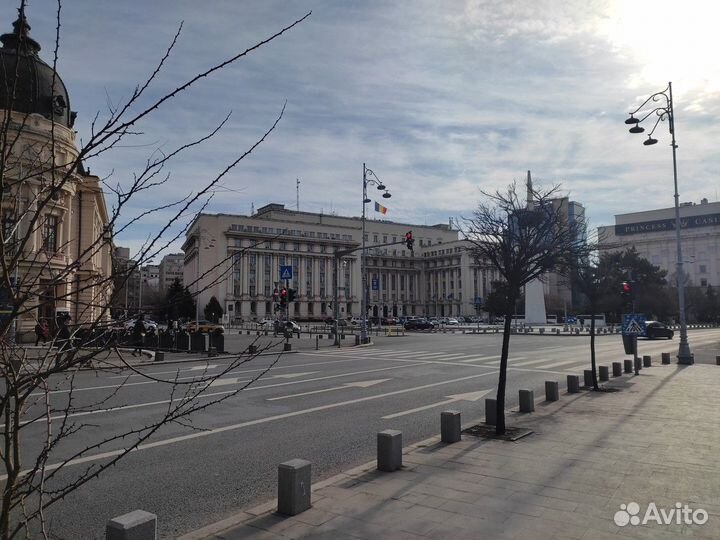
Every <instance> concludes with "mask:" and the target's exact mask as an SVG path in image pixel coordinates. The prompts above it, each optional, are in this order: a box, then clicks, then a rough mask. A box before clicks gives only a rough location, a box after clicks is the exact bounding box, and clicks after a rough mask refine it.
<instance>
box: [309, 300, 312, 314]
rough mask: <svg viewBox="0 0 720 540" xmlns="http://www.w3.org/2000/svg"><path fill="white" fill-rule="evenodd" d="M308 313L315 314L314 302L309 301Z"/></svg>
mask: <svg viewBox="0 0 720 540" xmlns="http://www.w3.org/2000/svg"><path fill="white" fill-rule="evenodd" d="M308 315H313V303H312V302H308Z"/></svg>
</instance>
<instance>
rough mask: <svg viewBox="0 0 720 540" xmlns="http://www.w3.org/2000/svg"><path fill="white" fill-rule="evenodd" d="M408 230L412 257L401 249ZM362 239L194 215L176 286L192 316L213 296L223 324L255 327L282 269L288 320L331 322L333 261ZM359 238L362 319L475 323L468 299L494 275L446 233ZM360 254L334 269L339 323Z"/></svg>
mask: <svg viewBox="0 0 720 540" xmlns="http://www.w3.org/2000/svg"><path fill="white" fill-rule="evenodd" d="M409 230H412V232H413V237H414V239H415V246H414V253H411V252H410V250H408V249H407V247H406V246H405V244H404V238H405V233H406V232H408V231H409ZM361 234H362V222H361V220H360V218H354V217H340V216H334V215H326V214H316V213H310V212H296V211H292V210H287V209H285V208H284V207H283V206H282V205H279V204H269V205H267V206H265V207H263V208H261V209H259V210H258V212H257V213H256V214H255V215H253V216H240V215H227V214H218V215H208V214H202V215H201V216H199V217H198V219H197V220H196V221H195V223H194V224H193V225H192V227H191V228H190V230H189V232H188V236H187V238H186V241H185V244H184V245H183V251H184V252H185V266H184V282H185V285H186V286H187V287H188V288H189V290H190V291H191V292H193V293H198V294H199V302H200V308H201V310H202V308H203V307H204V306H205V304H207V302H208V301H209V300H210V297H211V296H215V297H216V298H217V299H218V300H219V301H220V303H221V304H222V305H223V307H224V308H225V317H226V321H238V320H244V321H248V320H259V319H262V318H265V317H272V316H273V307H274V305H273V304H274V303H273V298H272V294H273V291H274V289H275V288H276V287H277V286H283V285H284V284H285V282H284V281H283V280H281V279H280V267H281V266H291V267H292V269H293V279H292V280H289V281H288V282H287V284H288V285H289V287H290V288H292V289H295V290H296V291H297V298H296V299H295V302H293V303H292V304H291V305H290V308H289V313H290V317H292V318H295V319H300V320H313V319H314V320H320V319H324V318H328V317H333V316H335V312H334V310H333V309H332V301H333V290H332V284H333V254H334V253H335V251H336V250H344V249H352V248H358V247H360V245H361V242H362V238H361ZM366 235H367V236H366V245H367V247H368V248H369V249H368V250H367V256H366V263H367V287H368V315H369V316H379V317H383V316H402V315H417V316H423V315H428V316H430V315H438V316H458V315H474V314H476V310H475V298H476V297H479V298H484V297H485V295H486V294H487V293H488V292H489V288H490V283H491V282H492V281H493V280H496V279H497V273H496V272H490V271H489V270H485V269H480V268H479V267H478V266H477V265H474V264H473V263H472V262H471V261H472V257H471V256H470V255H469V253H468V252H467V251H466V249H465V248H466V247H467V245H468V244H467V243H466V242H465V241H461V240H458V231H457V230H454V229H452V228H451V227H450V226H448V225H444V224H443V225H433V226H425V225H415V224H406V223H395V222H391V221H385V220H371V219H368V220H366ZM401 241H402V242H403V243H401V244H397V245H393V246H385V247H377V248H376V247H373V246H377V245H379V244H385V243H390V242H401ZM198 247H199V249H198ZM198 252H199V254H200V256H199V259H198ZM360 252H361V250H359V249H358V250H357V251H356V252H354V253H352V254H351V255H348V256H346V257H343V259H342V263H341V265H340V272H339V312H338V315H339V316H340V317H342V318H347V317H351V316H356V317H357V316H360V311H361V307H360V304H361V298H362V296H361V294H362V293H361V290H362V282H361V279H362V277H361V270H360ZM198 270H199V272H198ZM198 275H200V279H199V280H198V279H197V276H198Z"/></svg>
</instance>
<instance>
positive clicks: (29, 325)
mask: <svg viewBox="0 0 720 540" xmlns="http://www.w3.org/2000/svg"><path fill="white" fill-rule="evenodd" d="M13 27H14V29H13V32H12V33H9V34H4V35H2V36H0V41H2V48H0V64H2V70H0V118H1V119H2V120H3V122H2V124H3V126H4V128H3V129H6V130H7V131H6V133H5V134H4V135H3V137H2V140H3V143H2V144H3V146H2V149H1V150H2V152H3V155H4V157H5V159H4V160H3V162H2V167H3V170H2V190H1V193H2V195H1V196H0V213H1V218H2V238H1V240H2V242H0V244H1V250H2V251H1V252H0V255H1V256H2V258H3V260H4V264H5V268H8V269H9V270H10V272H9V274H10V275H8V276H3V280H2V283H0V288H1V289H3V290H2V296H3V298H4V304H5V306H6V307H7V306H8V305H9V304H11V303H12V302H11V297H12V296H13V294H12V293H16V294H17V295H18V297H20V298H26V299H28V300H26V301H25V302H24V303H23V304H22V307H21V309H19V310H18V315H17V317H12V323H13V330H14V331H15V332H17V333H19V334H24V333H32V331H33V328H34V326H35V324H36V322H37V321H38V320H39V319H46V320H48V321H49V322H50V324H51V326H52V325H53V324H54V322H55V321H56V319H57V317H58V316H59V315H60V314H62V316H70V317H71V318H72V319H73V322H74V323H77V324H86V323H92V322H93V321H96V320H98V319H100V318H105V317H109V312H108V311H107V307H108V304H109V298H110V296H111V294H112V289H113V287H112V282H111V271H112V268H111V252H112V237H111V231H110V229H109V226H108V223H109V217H108V212H107V208H106V205H105V198H104V196H103V192H102V184H101V182H100V179H99V178H98V177H97V176H93V175H91V174H89V172H87V171H86V170H85V168H84V167H83V164H82V162H81V161H80V160H79V159H78V156H79V152H78V149H77V146H76V133H75V131H74V130H73V123H74V120H75V113H74V112H72V111H71V110H70V98H69V95H68V93H67V90H66V88H65V86H64V84H63V82H62V80H61V79H60V77H59V76H58V74H57V73H55V72H54V71H53V69H52V68H51V67H50V66H49V65H48V64H46V63H45V62H43V61H42V60H41V59H40V57H39V55H38V53H39V51H40V45H39V44H38V43H37V42H36V41H35V40H34V39H32V38H31V37H30V35H29V32H30V25H29V24H28V22H27V20H26V18H25V15H24V13H23V12H22V11H21V13H20V17H19V18H18V19H17V20H16V21H15V22H14V23H13ZM6 311H7V310H6V309H4V310H3V312H4V313H5V312H6ZM3 328H6V327H5V325H3Z"/></svg>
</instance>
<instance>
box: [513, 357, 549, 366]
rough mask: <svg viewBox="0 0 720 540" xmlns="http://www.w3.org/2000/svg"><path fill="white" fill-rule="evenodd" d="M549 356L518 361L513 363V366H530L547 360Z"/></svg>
mask: <svg viewBox="0 0 720 540" xmlns="http://www.w3.org/2000/svg"><path fill="white" fill-rule="evenodd" d="M549 361H550V359H549V358H538V359H537V360H528V361H527V362H520V363H518V364H513V367H523V366H531V365H533V364H540V363H542V362H549Z"/></svg>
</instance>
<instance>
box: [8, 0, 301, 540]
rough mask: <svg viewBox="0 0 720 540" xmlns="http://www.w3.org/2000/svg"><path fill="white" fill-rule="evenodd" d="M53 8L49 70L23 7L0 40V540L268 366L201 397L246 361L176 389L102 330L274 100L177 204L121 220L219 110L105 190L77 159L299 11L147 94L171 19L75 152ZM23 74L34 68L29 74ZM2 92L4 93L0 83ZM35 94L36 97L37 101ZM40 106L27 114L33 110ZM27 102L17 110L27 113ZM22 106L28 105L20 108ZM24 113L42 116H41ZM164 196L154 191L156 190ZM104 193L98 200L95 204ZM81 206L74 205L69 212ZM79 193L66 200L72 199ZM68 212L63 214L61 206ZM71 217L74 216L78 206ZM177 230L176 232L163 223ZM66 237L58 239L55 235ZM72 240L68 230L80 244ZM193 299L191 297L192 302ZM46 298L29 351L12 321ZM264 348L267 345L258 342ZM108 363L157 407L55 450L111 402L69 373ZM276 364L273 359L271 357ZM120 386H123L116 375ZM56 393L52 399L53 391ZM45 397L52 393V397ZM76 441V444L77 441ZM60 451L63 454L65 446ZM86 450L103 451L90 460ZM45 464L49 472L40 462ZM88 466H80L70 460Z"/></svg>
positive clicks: (36, 530)
mask: <svg viewBox="0 0 720 540" xmlns="http://www.w3.org/2000/svg"><path fill="white" fill-rule="evenodd" d="M60 14H61V3H60V2H59V1H58V3H57V12H56V17H57V18H56V30H57V31H56V34H55V40H54V47H53V49H52V53H51V54H52V63H51V65H50V66H48V65H47V64H44V62H41V61H40V60H39V57H38V52H39V50H40V46H39V44H38V43H37V42H36V41H35V40H34V39H32V38H31V37H30V35H29V30H30V26H29V24H28V23H27V19H26V17H25V0H21V1H20V3H19V18H18V20H17V21H16V22H15V23H14V27H15V30H14V32H13V33H12V34H6V35H4V36H3V45H4V46H3V50H2V56H1V60H2V65H0V74H1V75H2V77H3V81H2V83H0V86H2V88H0V96H1V97H2V103H0V108H2V109H3V110H1V111H0V150H1V152H0V211H1V212H2V227H1V228H0V293H2V295H1V296H0V304H1V305H0V310H2V312H1V313H0V353H1V356H0V413H1V414H2V420H0V424H2V425H1V427H0V461H1V462H2V467H3V469H4V474H2V475H0V481H2V483H3V496H2V505H1V508H0V539H2V540H6V539H10V538H17V537H20V536H23V537H39V536H43V537H45V538H47V536H48V534H49V531H48V528H47V521H46V519H45V511H46V509H47V508H49V507H50V506H52V505H53V504H55V503H57V502H59V501H61V500H63V498H64V497H66V496H67V495H68V494H69V493H71V492H73V491H75V490H77V489H79V488H80V487H82V486H83V485H84V484H86V483H87V482H89V481H90V480H92V479H93V478H96V477H97V476H99V475H100V474H102V473H103V471H105V470H107V469H108V468H110V467H112V466H113V465H114V464H116V463H117V462H118V461H119V460H121V459H122V458H123V457H125V456H126V455H127V454H129V453H131V452H133V451H134V450H136V449H138V448H139V447H141V445H143V444H145V443H147V441H148V440H149V439H150V438H151V437H152V436H153V435H154V434H156V433H157V432H158V430H159V429H160V428H161V427H163V426H166V425H168V424H178V425H181V426H185V427H187V428H189V429H197V428H196V427H194V426H193V423H192V422H193V420H192V415H193V413H196V412H198V411H201V410H204V409H206V408H208V407H210V406H212V405H214V404H217V403H219V402H222V401H224V400H227V399H229V398H230V397H232V396H234V395H236V394H237V393H238V392H241V391H242V390H243V389H244V388H246V387H247V386H249V385H251V384H252V383H253V382H254V381H256V380H257V379H259V378H260V377H262V376H263V374H264V373H266V372H267V370H269V369H270V368H271V367H272V366H273V365H274V362H276V361H277V359H276V360H275V361H274V362H271V363H270V364H269V365H268V366H267V368H266V369H264V370H260V371H259V372H258V373H257V374H256V375H255V376H253V377H252V380H251V381H249V382H247V383H245V384H243V385H241V386H240V387H238V388H237V389H236V390H235V391H232V392H227V393H223V395H222V396H215V397H212V396H210V395H207V394H206V389H207V388H208V387H209V386H210V385H211V384H212V382H213V381H215V380H217V379H218V378H219V377H222V376H223V375H224V374H226V373H228V372H229V371H231V370H233V369H235V368H237V367H238V366H239V365H242V364H244V363H246V362H248V361H251V360H252V359H253V358H255V355H249V354H241V355H237V356H236V357H235V358H233V359H232V360H231V361H230V362H229V363H228V364H227V365H226V366H225V367H224V368H223V369H222V370H221V371H220V372H218V373H215V374H210V373H207V372H204V373H198V374H197V376H193V377H192V378H189V379H187V380H185V379H182V378H181V377H179V376H178V375H177V374H176V375H175V376H173V377H168V378H162V377H161V378H158V377H153V376H151V375H148V374H147V373H144V372H142V371H140V370H137V369H136V368H134V367H133V365H132V364H131V363H130V362H129V361H128V360H127V355H125V354H123V353H122V352H121V351H120V350H119V349H118V348H117V347H116V341H115V335H114V333H113V332H112V331H111V328H110V326H109V321H110V317H109V309H110V306H111V305H113V303H114V302H115V300H116V298H117V294H118V292H119V287H121V286H122V285H126V284H127V280H128V279H129V278H130V276H131V275H132V274H133V273H134V272H137V270H138V268H139V267H140V266H141V265H143V264H145V263H147V262H148V261H150V260H152V259H153V258H154V257H156V256H157V255H158V254H159V253H161V252H162V251H163V250H165V249H166V248H167V247H168V246H170V245H171V244H172V243H173V242H175V241H176V240H177V239H178V238H180V237H181V236H182V235H184V234H185V233H186V232H187V230H188V227H189V225H190V224H191V223H192V221H193V218H194V216H196V215H197V213H198V212H200V211H202V209H203V208H205V205H206V204H207V202H208V200H209V197H210V196H211V194H212V191H213V188H214V187H215V186H216V185H217V184H218V183H219V182H220V181H221V180H222V179H223V178H224V177H225V176H226V175H227V174H228V173H229V172H230V171H231V170H232V169H233V168H235V167H236V166H237V165H238V164H239V163H240V162H241V161H242V160H243V159H244V158H245V157H246V156H247V155H249V154H250V153H251V152H252V151H253V150H254V149H255V148H257V147H258V146H259V145H260V144H261V143H262V142H263V141H264V140H265V139H266V138H267V137H268V136H270V134H271V133H272V132H273V130H275V128H276V127H277V126H278V124H279V122H280V120H281V118H282V115H283V111H284V108H285V107H284V105H283V104H279V105H278V109H279V111H278V114H277V116H276V117H275V118H274V119H270V120H269V121H268V128H267V129H266V130H265V132H264V133H258V136H257V139H256V141H255V143H253V144H252V145H251V146H249V147H248V148H247V149H245V150H244V151H242V152H241V153H239V154H238V155H235V156H233V157H231V158H230V159H229V160H228V162H227V163H226V164H225V165H224V166H222V167H221V168H219V170H217V172H215V173H214V174H211V175H210V176H209V178H207V179H206V180H205V181H204V183H202V182H201V183H199V186H196V191H195V192H193V193H188V194H185V195H181V196H178V197H177V198H176V199H175V200H173V201H170V202H167V203H165V204H162V205H156V206H152V205H150V206H148V205H147V204H145V205H143V206H142V207H143V208H144V209H143V210H141V211H139V212H137V213H134V214H133V212H132V211H131V210H130V202H131V201H133V200H135V199H137V198H138V197H141V198H142V199H143V200H144V201H148V200H153V193H155V192H158V190H162V189H163V186H164V185H165V184H166V182H167V181H168V179H169V178H170V175H169V173H168V172H167V169H168V168H169V167H170V166H171V165H172V164H173V163H174V162H175V161H176V159H177V158H178V156H180V155H182V154H183V152H185V151H186V150H188V149H190V148H192V147H195V146H198V145H201V144H203V143H206V142H207V141H209V140H211V139H212V138H213V137H215V136H216V135H217V134H218V133H220V131H221V130H222V128H223V127H224V125H225V124H226V122H227V121H228V118H229V116H230V115H229V114H228V115H227V116H226V117H225V118H224V119H223V120H221V121H220V122H218V124H217V125H216V126H215V127H214V128H212V129H210V130H209V131H208V132H207V133H206V134H205V135H204V136H202V137H200V138H197V139H194V140H189V141H186V142H184V143H182V144H180V145H178V146H177V147H176V148H173V149H171V150H169V151H164V152H162V151H159V150H157V151H154V152H152V153H151V154H150V155H149V157H148V158H147V160H146V162H145V164H144V167H142V169H141V170H139V171H138V172H136V173H135V174H134V176H133V177H132V178H129V179H122V181H119V182H118V183H116V184H114V185H113V184H111V183H110V182H109V180H107V179H105V180H103V179H100V178H98V177H97V176H93V175H91V174H90V173H89V170H88V169H87V167H86V166H87V164H89V163H91V162H92V160H93V159H94V158H97V157H99V156H102V155H104V154H106V153H108V152H112V151H113V150H114V149H117V148H118V147H120V146H121V145H123V146H126V145H128V143H129V141H131V140H133V138H134V137H137V136H139V135H141V134H142V129H143V124H144V122H146V121H147V120H148V119H150V118H151V117H152V116H153V114H154V113H156V112H157V111H158V110H160V109H162V108H167V107H170V106H171V105H172V101H173V99H174V98H176V97H178V96H180V95H182V94H187V93H189V92H190V91H191V90H192V89H193V88H194V87H195V86H197V85H198V84H200V83H201V82H202V81H203V80H206V79H207V78H208V77H212V76H219V75H220V74H221V72H222V70H223V69H225V68H226V67H228V66H230V65H232V64H234V63H237V62H239V61H241V60H242V59H244V58H245V57H247V56H248V55H250V54H252V53H253V52H254V51H255V50H257V49H258V48H260V47H262V46H264V45H265V44H267V43H269V42H270V41H273V40H275V39H277V38H279V37H280V36H282V35H283V34H284V33H286V32H287V31H289V30H291V29H292V28H294V27H295V26H297V25H298V24H300V23H301V22H302V21H304V20H305V19H306V18H307V17H308V16H309V15H310V13H307V14H306V15H304V16H303V17H301V18H300V19H298V20H296V21H294V22H292V23H290V24H288V25H287V26H285V27H284V28H281V29H280V30H278V31H277V32H276V33H275V34H273V35H271V36H269V37H268V38H267V39H264V40H262V41H260V42H258V43H256V44H254V45H252V46H250V47H248V48H247V49H245V50H243V51H241V52H237V53H232V54H230V55H228V57H227V58H226V59H224V60H221V61H219V62H217V63H215V64H213V65H210V66H208V67H207V69H205V70H203V71H202V72H199V73H196V74H193V75H191V76H189V77H188V78H187V79H185V80H181V81H179V82H178V83H177V85H176V87H175V89H174V90H172V91H170V92H167V93H165V94H163V95H161V96H160V97H153V94H154V92H155V88H154V86H153V83H154V82H155V81H156V79H157V77H158V74H159V73H160V72H161V71H162V69H163V67H164V65H165V63H166V61H167V60H168V58H170V56H171V54H172V52H173V50H174V48H175V46H176V44H177V43H178V40H179V39H180V35H181V30H182V24H181V25H180V27H179V28H178V30H177V33H176V34H175V36H174V37H173V39H172V40H171V42H170V43H169V45H168V47H167V50H166V51H165V53H164V54H163V56H162V57H161V58H160V59H159V61H158V62H157V64H156V65H155V66H154V67H153V68H151V70H150V72H149V75H148V76H147V78H146V79H145V80H143V81H142V82H140V83H139V84H138V85H137V86H136V87H135V89H134V91H133V92H132V93H131V95H130V96H129V97H128V98H127V99H125V100H124V101H121V102H119V103H117V104H109V105H108V110H107V111H106V112H105V113H103V114H101V113H98V114H97V115H96V116H95V118H94V120H93V122H92V125H91V132H90V134H89V136H88V137H87V139H86V140H87V142H85V143H84V144H83V145H82V146H80V147H78V146H77V145H76V143H75V134H74V131H73V130H72V126H73V123H74V117H75V116H74V115H75V113H74V112H72V111H70V110H69V106H68V103H67V101H68V100H67V94H66V92H65V90H64V86H63V84H62V81H61V80H60V79H59V77H58V76H57V73H56V70H55V67H56V64H57V60H58V54H59V48H60V31H61V26H62V25H61V17H60ZM38 66H39V67H38ZM45 68H48V69H49V70H50V71H47V72H45V73H46V76H47V77H48V79H47V81H45V82H48V86H49V88H50V89H51V90H50V93H51V94H52V95H49V96H41V97H42V98H43V99H42V100H40V101H38V100H37V99H35V100H34V101H33V98H37V96H30V95H28V92H30V91H31V90H32V88H30V87H28V85H26V84H24V81H25V80H26V79H25V77H27V76H28V75H27V73H28V70H32V69H35V70H36V71H37V69H41V70H45ZM33 73H34V72H33ZM3 83H4V84H3ZM45 98H47V99H45ZM38 103H40V105H38ZM28 104H30V108H28ZM32 107H35V108H34V109H33V108H32ZM37 107H44V108H43V109H42V110H40V109H37ZM164 191H166V190H164ZM104 195H108V196H109V203H110V204H109V206H108V205H106V203H105V197H104ZM83 197H85V198H86V199H85V202H84V203H83ZM78 198H79V201H80V202H79V203H78ZM88 198H92V199H93V200H95V201H96V202H97V204H95V205H94V207H93V211H94V215H93V217H94V218H95V219H94V221H93V220H92V219H91V220H89V222H90V223H91V224H92V226H90V227H89V229H87V228H86V229H82V230H80V229H79V230H78V233H77V234H65V235H60V234H59V230H61V229H60V227H59V223H60V221H59V220H62V219H65V218H67V216H69V215H70V209H71V208H73V209H74V208H77V209H82V208H85V206H82V205H83V204H86V203H87V200H88ZM75 205H76V206H75ZM80 212H82V210H80ZM156 213H163V214H164V215H165V216H167V218H166V220H167V224H166V225H163V226H161V227H158V228H157V230H154V231H153V232H152V233H151V234H150V235H148V236H147V239H146V241H145V242H144V244H143V245H142V246H141V247H140V248H139V250H138V252H137V253H136V254H135V255H134V256H133V261H134V263H133V264H130V265H128V266H127V267H126V268H124V269H123V270H122V272H120V273H119V274H118V271H117V267H116V271H115V272H113V271H112V269H111V264H110V253H111V250H112V247H113V236H114V235H117V234H120V233H122V232H128V231H130V230H131V229H132V227H134V226H136V225H138V224H139V223H140V221H141V220H143V219H144V218H147V217H148V216H150V215H153V214H156ZM176 225H180V226H179V230H175V229H174V226H176ZM66 232H67V231H66ZM83 234H84V236H83V237H82V238H78V235H83ZM247 249H248V248H245V249H244V250H242V251H236V252H235V253H233V254H231V255H230V256H228V258H226V259H224V260H222V261H220V262H219V263H218V264H216V265H215V266H214V267H212V268H210V269H209V270H208V271H206V272H205V273H204V274H203V275H201V276H198V277H197V278H196V281H195V282H193V283H186V286H189V287H190V288H191V289H192V290H195V287H194V285H195V283H196V282H198V280H200V279H203V278H205V276H206V275H209V274H210V273H211V272H215V270H216V269H219V271H218V272H215V273H214V274H213V276H214V281H213V283H210V284H205V286H206V287H210V286H212V285H213V284H214V283H216V282H217V281H218V280H222V279H225V278H226V277H227V275H228V273H229V272H231V271H232V268H233V266H232V262H233V260H234V259H233V257H236V256H238V255H242V252H243V251H247ZM200 292H201V291H196V292H195V294H196V295H197V294H199V293H200ZM57 303H62V304H63V305H67V306H69V313H68V314H69V315H71V316H72V319H73V324H71V325H67V324H66V323H67V321H68V317H62V318H61V319H60V320H59V326H60V328H59V331H58V332H57V333H56V334H55V336H53V337H51V338H50V342H49V344H48V346H47V347H44V348H34V347H28V346H27V345H25V344H23V343H21V342H20V340H19V339H18V338H19V337H20V336H19V335H18V333H17V332H16V330H18V329H19V328H23V327H24V326H23V325H25V326H26V325H27V324H28V323H32V322H33V321H37V322H39V320H38V319H39V318H40V317H41V314H42V313H43V312H44V310H45V311H48V310H50V311H51V312H52V313H51V314H50V316H49V318H50V319H51V320H50V322H51V323H52V324H55V313H54V311H55V306H56V305H57ZM266 348H267V349H271V348H272V345H267V346H266ZM111 358H112V359H113V362H112V363H111V364H112V365H114V366H116V367H120V368H122V369H123V370H125V371H124V372H125V373H128V371H126V370H130V371H129V373H130V374H129V375H127V377H130V376H140V377H144V378H145V379H147V380H148V381H154V382H156V383H158V384H160V385H163V386H164V387H166V388H167V389H168V392H169V397H168V398H167V399H166V400H165V403H166V408H165V410H164V411H163V412H161V413H160V414H157V415H156V416H155V417H152V418H148V420H147V422H146V424H145V425H142V426H130V427H124V428H122V429H120V430H119V431H118V432H116V433H113V434H112V435H109V436H106V437H100V438H98V439H97V440H94V441H92V442H89V443H84V444H81V445H80V446H77V445H73V444H70V445H69V444H68V441H72V440H86V439H82V438H80V439H78V435H79V434H80V433H81V432H86V431H87V430H86V428H87V427H88V426H89V423H88V422H89V420H86V418H91V417H92V415H93V414H94V413H96V412H98V411H101V410H102V409H103V407H110V406H117V403H118V400H119V399H120V398H119V397H118V389H115V390H111V391H109V392H108V394H107V395H106V396H104V397H103V398H102V399H100V400H96V401H94V402H92V403H88V402H87V401H83V400H79V399H78V398H77V397H76V384H75V382H76V378H77V376H78V374H79V372H80V370H81V368H83V367H85V366H88V365H91V364H93V363H94V364H95V365H102V364H103V363H106V365H110V364H107V362H108V361H109V359H111ZM278 358H279V357H278ZM124 381H127V378H125V379H124ZM119 387H122V385H120V386H119ZM58 388H62V393H59V394H53V393H52V391H53V390H57V389H58ZM57 395H60V396H63V397H57ZM86 437H87V435H86ZM69 448H73V449H72V450H69ZM98 453H101V454H103V455H104V456H106V459H104V460H102V461H101V462H100V461H91V460H89V459H88V458H92V457H93V456H95V455H97V454H98ZM51 457H53V459H54V460H55V462H54V463H52V465H51V464H50V461H49V460H50V458H51ZM85 462H89V464H87V465H80V464H83V463H85ZM71 465H80V466H79V467H78V468H77V470H78V471H79V472H77V473H76V474H74V475H72V477H71V479H70V480H68V479H67V478H68V475H61V473H62V472H66V471H67V470H68V468H69V467H70V466H71Z"/></svg>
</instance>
